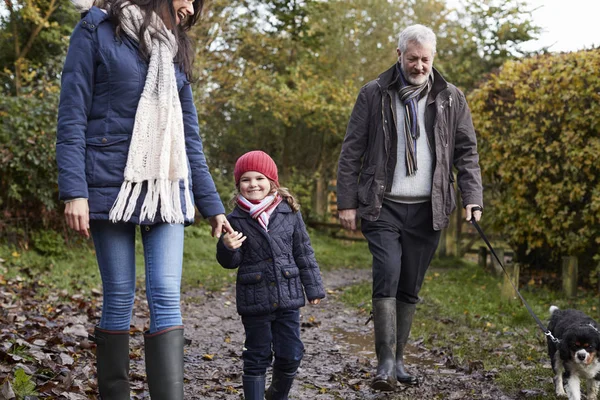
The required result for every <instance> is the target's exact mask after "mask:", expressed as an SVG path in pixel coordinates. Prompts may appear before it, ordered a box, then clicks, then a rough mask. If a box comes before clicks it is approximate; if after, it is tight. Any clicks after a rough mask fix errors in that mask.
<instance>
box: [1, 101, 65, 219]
mask: <svg viewBox="0 0 600 400" xmlns="http://www.w3.org/2000/svg"><path fill="white" fill-rule="evenodd" d="M57 105H58V94H57V93H48V94H46V95H45V96H44V97H34V96H30V97H9V96H5V97H1V98H0V176H2V180H0V211H2V212H3V218H10V217H15V216H19V217H27V218H28V219H31V220H32V221H41V220H42V219H44V218H48V217H50V215H52V214H53V212H54V211H55V210H56V208H57V206H58V187H57V183H56V182H57V177H58V171H57V168H56V162H55V138H56V134H55V131H56V115H57V108H58V107H57Z"/></svg>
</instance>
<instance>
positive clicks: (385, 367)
mask: <svg viewBox="0 0 600 400" xmlns="http://www.w3.org/2000/svg"><path fill="white" fill-rule="evenodd" d="M373 325H374V328H375V352H376V353H377V374H376V375H375V378H374V379H373V382H372V383H371V388H373V389H375V390H381V391H386V392H387V391H392V390H394V388H395V386H396V357H395V354H394V347H396V298H394V297H384V298H377V299H373Z"/></svg>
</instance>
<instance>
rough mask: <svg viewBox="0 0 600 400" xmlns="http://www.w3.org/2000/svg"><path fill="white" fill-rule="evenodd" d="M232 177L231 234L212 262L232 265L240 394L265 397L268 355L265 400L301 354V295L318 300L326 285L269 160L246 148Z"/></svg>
mask: <svg viewBox="0 0 600 400" xmlns="http://www.w3.org/2000/svg"><path fill="white" fill-rule="evenodd" d="M233 174H234V177H235V184H236V187H237V189H238V194H237V196H236V198H235V200H236V208H235V209H234V210H233V212H232V213H231V214H229V216H228V219H229V221H230V223H231V226H232V229H233V230H234V231H233V232H229V233H227V234H223V235H222V236H221V239H220V240H219V243H218V244H217V260H218V261H219V263H220V264H221V265H222V266H223V267H225V268H237V267H239V270H238V274H237V284H236V302H237V311H238V313H239V314H240V315H241V316H242V323H243V324H244V329H245V331H246V341H245V350H244V352H243V355H242V358H243V360H244V375H243V377H242V380H243V386H244V396H245V398H246V399H247V400H250V399H255V400H262V399H263V398H265V373H266V371H267V368H268V367H269V365H270V364H271V359H272V353H274V354H275V361H274V362H273V379H272V383H271V386H270V387H269V389H268V390H267V391H266V399H267V400H284V399H287V398H288V393H289V391H290V388H291V387H292V383H293V381H294V377H295V375H296V371H297V369H298V366H299V365H300V360H301V359H302V354H303V352H304V345H303V344H302V341H301V340H300V310H299V308H300V307H302V306H304V304H305V303H304V293H305V292H306V297H307V298H308V301H309V302H310V303H311V304H319V303H320V301H321V299H322V298H324V297H325V290H324V288H323V283H322V280H321V274H320V271H319V266H318V265H317V261H316V260H315V255H314V251H313V249H312V247H311V245H310V239H309V238H308V233H307V232H306V227H305V225H304V221H303V220H302V215H301V214H300V212H299V208H300V207H299V205H298V203H296V201H295V199H294V198H293V197H292V196H291V195H290V193H289V192H288V191H287V189H285V188H281V187H279V181H278V177H277V166H276V165H275V162H274V161H273V159H271V157H269V155H267V154H266V153H264V152H262V151H251V152H249V153H246V154H244V155H243V156H241V157H240V158H239V159H238V160H237V162H236V164H235V169H234V171H233Z"/></svg>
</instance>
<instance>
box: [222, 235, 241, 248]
mask: <svg viewBox="0 0 600 400" xmlns="http://www.w3.org/2000/svg"><path fill="white" fill-rule="evenodd" d="M244 240H246V236H244V234H243V233H242V232H237V231H233V232H227V233H225V234H223V244H224V245H225V247H227V248H228V249H229V250H235V249H238V248H240V247H241V246H242V243H244Z"/></svg>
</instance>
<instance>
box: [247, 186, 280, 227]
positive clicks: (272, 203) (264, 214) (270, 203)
mask: <svg viewBox="0 0 600 400" xmlns="http://www.w3.org/2000/svg"><path fill="white" fill-rule="evenodd" d="M281 200H282V198H281V196H280V195H279V193H275V195H274V196H267V197H265V198H264V199H262V200H261V201H260V203H253V202H251V201H249V200H247V199H246V198H245V197H244V196H242V195H241V194H240V195H238V197H237V205H238V206H239V207H240V208H241V209H242V210H244V211H246V212H247V213H248V214H250V216H251V217H252V218H254V219H255V220H257V221H258V223H259V224H260V226H262V227H263V229H264V230H265V231H267V232H269V229H268V227H269V218H271V214H273V211H274V210H275V208H276V207H277V205H278V204H279V203H281Z"/></svg>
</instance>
